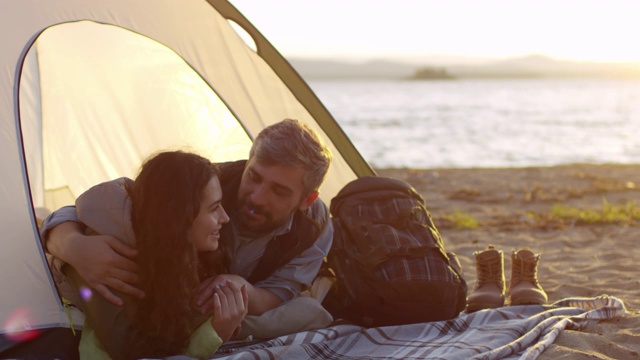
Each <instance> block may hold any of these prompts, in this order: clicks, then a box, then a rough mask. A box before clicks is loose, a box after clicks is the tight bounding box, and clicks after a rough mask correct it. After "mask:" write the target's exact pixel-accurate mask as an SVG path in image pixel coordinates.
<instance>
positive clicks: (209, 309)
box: [194, 274, 252, 315]
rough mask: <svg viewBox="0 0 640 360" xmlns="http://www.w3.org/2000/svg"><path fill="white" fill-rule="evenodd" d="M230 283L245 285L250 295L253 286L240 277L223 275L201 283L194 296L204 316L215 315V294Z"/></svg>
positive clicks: (197, 306) (196, 304)
mask: <svg viewBox="0 0 640 360" xmlns="http://www.w3.org/2000/svg"><path fill="white" fill-rule="evenodd" d="M228 282H234V283H236V284H237V285H239V286H242V285H244V286H245V287H246V291H247V294H249V293H250V291H249V290H250V289H251V288H252V285H251V284H249V283H248V282H247V281H246V280H245V279H244V278H242V277H241V276H238V275H232V274H221V275H218V276H215V277H211V278H208V279H206V280H205V281H203V282H202V283H200V286H198V289H197V290H196V294H195V296H194V302H195V306H196V308H197V309H198V310H199V311H200V313H201V314H202V315H213V310H214V296H213V295H214V294H215V292H216V289H217V288H218V285H222V284H226V283H228Z"/></svg>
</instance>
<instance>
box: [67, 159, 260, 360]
mask: <svg viewBox="0 0 640 360" xmlns="http://www.w3.org/2000/svg"><path fill="white" fill-rule="evenodd" d="M122 181H123V186H125V188H126V190H127V193H128V194H129V196H130V197H131V200H132V208H131V223H132V225H133V232H134V235H135V243H136V249H137V251H138V256H137V259H136V263H137V264H138V274H139V276H140V287H141V288H142V290H143V291H144V292H145V294H146V296H145V297H144V298H143V299H133V298H128V299H127V301H126V302H125V305H124V307H123V308H122V310H121V311H119V312H118V313H117V314H116V315H115V316H114V317H115V318H116V320H114V323H115V325H114V326H112V327H111V328H109V327H108V325H107V328H106V329H105V324H95V325H96V330H95V331H94V330H93V327H92V325H94V324H92V321H91V319H92V316H91V313H89V314H88V316H87V322H86V324H85V330H84V331H83V335H82V340H81V343H80V355H81V357H86V358H92V359H93V358H96V356H98V355H102V356H106V355H107V353H108V354H109V355H111V357H114V358H120V357H123V358H140V357H166V356H170V355H176V354H185V355H190V356H195V357H201V356H207V355H209V354H211V353H213V352H215V350H217V348H218V347H219V346H220V345H221V343H222V341H226V340H228V339H229V338H231V336H232V334H233V333H234V331H236V329H237V328H238V327H239V325H240V322H241V321H242V319H243V318H244V316H245V315H246V313H247V302H248V299H247V293H246V289H245V288H244V286H243V287H240V286H239V285H237V284H236V283H233V282H228V283H226V284H225V285H223V286H220V287H218V288H216V295H214V298H215V309H214V314H213V316H212V317H211V318H210V319H206V318H204V317H203V316H202V315H201V314H200V313H199V312H198V311H197V310H196V308H195V307H194V305H193V299H194V296H195V295H196V290H197V288H198V285H199V284H200V281H201V280H204V279H206V278H208V277H210V276H212V275H216V274H219V273H221V271H222V269H223V268H224V265H225V261H224V259H223V258H222V256H221V254H222V253H223V252H222V251H219V250H218V248H219V246H220V244H219V237H220V233H219V231H220V228H221V227H222V225H223V224H224V223H226V222H228V221H229V217H228V216H227V214H226V212H225V211H224V209H223V208H222V205H221V201H222V190H221V188H220V182H219V180H218V176H217V168H216V167H215V165H213V164H212V163H211V162H210V161H209V160H207V159H205V158H203V157H201V156H198V155H195V154H191V153H186V152H182V151H171V152H162V153H159V154H157V155H155V156H153V157H151V158H150V159H148V160H147V161H146V162H145V163H144V164H143V166H142V168H141V171H140V174H139V175H138V177H137V178H136V180H135V181H131V180H128V179H123V180H122ZM99 186H100V185H98V187H99ZM99 200H100V192H99V188H98V189H94V188H92V189H90V190H89V191H88V192H87V193H85V194H83V195H82V196H81V198H79V199H78V202H95V201H99ZM103 200H104V201H109V200H108V199H103ZM77 205H78V207H77V209H78V213H79V215H80V212H81V211H83V210H82V209H83V208H86V206H84V207H83V206H81V204H78V203H77ZM100 311H101V310H100ZM102 319H104V316H102ZM100 322H104V321H102V320H101V321H100ZM98 327H99V328H100V329H98ZM103 345H104V346H103ZM104 349H106V352H105V350H104Z"/></svg>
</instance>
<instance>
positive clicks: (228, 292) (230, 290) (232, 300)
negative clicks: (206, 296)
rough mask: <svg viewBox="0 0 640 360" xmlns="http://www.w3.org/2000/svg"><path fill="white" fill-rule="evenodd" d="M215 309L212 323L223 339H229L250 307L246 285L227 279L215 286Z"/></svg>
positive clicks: (236, 330)
mask: <svg viewBox="0 0 640 360" xmlns="http://www.w3.org/2000/svg"><path fill="white" fill-rule="evenodd" d="M213 302H214V311H213V318H212V319H211V325H212V326H213V328H214V329H215V330H216V333H218V336H220V338H221V339H222V341H227V340H229V339H231V337H232V336H233V335H234V334H235V333H237V332H238V330H239V327H240V324H241V323H242V320H243V319H244V317H245V316H247V311H248V309H249V297H248V295H247V287H246V285H239V284H237V283H235V282H233V281H226V282H224V283H222V284H219V285H216V286H215V287H214V295H213Z"/></svg>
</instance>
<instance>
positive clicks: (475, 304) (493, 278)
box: [467, 245, 505, 313]
mask: <svg viewBox="0 0 640 360" xmlns="http://www.w3.org/2000/svg"><path fill="white" fill-rule="evenodd" d="M473 255H474V256H475V258H476V271H477V273H478V280H477V281H476V287H475V289H474V290H473V292H472V293H471V294H470V295H469V297H468V298H467V313H472V312H474V311H478V310H481V309H492V308H497V307H501V306H504V294H505V280H504V256H503V253H502V251H498V250H496V248H494V247H493V246H491V245H489V246H488V247H487V250H484V251H476V252H474V253H473Z"/></svg>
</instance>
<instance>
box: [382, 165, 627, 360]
mask: <svg viewBox="0 0 640 360" xmlns="http://www.w3.org/2000/svg"><path fill="white" fill-rule="evenodd" d="M376 171H377V173H378V175H381V176H388V177H394V178H398V179H402V180H405V181H407V182H409V183H410V184H412V185H413V186H414V187H415V188H416V189H417V190H418V191H419V192H420V193H421V194H422V196H423V197H424V198H425V201H426V204H427V207H428V209H429V211H430V212H431V215H432V216H433V218H434V221H435V223H436V226H437V227H438V229H439V230H440V233H441V235H442V237H443V239H444V242H445V248H446V250H447V251H453V252H455V253H456V254H457V255H458V256H459V258H460V262H461V263H462V267H463V270H464V277H465V279H466V280H467V282H468V283H469V288H470V291H471V290H472V289H473V287H474V286H475V281H476V272H475V271H476V270H475V264H474V257H473V252H474V251H477V250H482V249H485V248H486V246H487V245H489V244H492V245H494V246H495V247H496V248H498V249H500V250H502V251H504V254H505V274H506V278H507V286H508V283H509V276H510V266H511V251H512V249H518V248H522V247H529V248H530V249H532V250H533V251H534V252H536V253H540V254H541V261H540V265H539V269H538V270H539V272H538V277H539V280H540V283H541V285H542V286H543V288H544V289H545V290H546V292H547V294H548V296H549V302H554V301H557V300H560V299H563V298H567V297H582V296H584V297H594V296H598V295H603V294H608V295H611V296H615V297H618V298H620V299H621V300H623V301H624V303H625V305H626V307H627V310H628V311H629V315H627V316H625V317H623V318H619V319H615V320H612V321H606V322H600V323H597V324H595V325H591V326H589V327H587V328H586V329H585V330H582V331H572V330H565V331H563V332H562V333H561V335H560V336H559V337H558V339H557V340H556V341H555V343H554V344H553V345H552V346H551V347H550V348H549V349H548V350H546V351H545V352H544V353H543V354H542V355H541V356H540V359H594V358H597V359H640V271H639V270H638V262H639V260H640V221H638V220H631V221H625V222H614V221H604V222H584V221H571V220H563V219H560V218H559V217H558V216H553V215H552V209H553V208H554V206H555V207H557V206H560V205H565V206H567V207H569V208H572V209H582V210H593V211H602V210H603V209H604V206H605V204H609V205H610V206H614V207H622V206H627V205H629V204H631V205H632V206H634V207H635V208H636V209H640V165H592V164H574V165H568V166H557V167H531V168H515V169H514V168H509V169H428V170H416V169H376ZM454 215H455V216H457V217H458V218H465V217H466V218H472V219H473V220H475V221H476V222H477V223H478V226H477V228H474V229H465V228H462V227H461V226H460V225H459V224H460V223H459V222H457V221H453V220H452V217H453V216H454ZM456 224H458V225H456Z"/></svg>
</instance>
